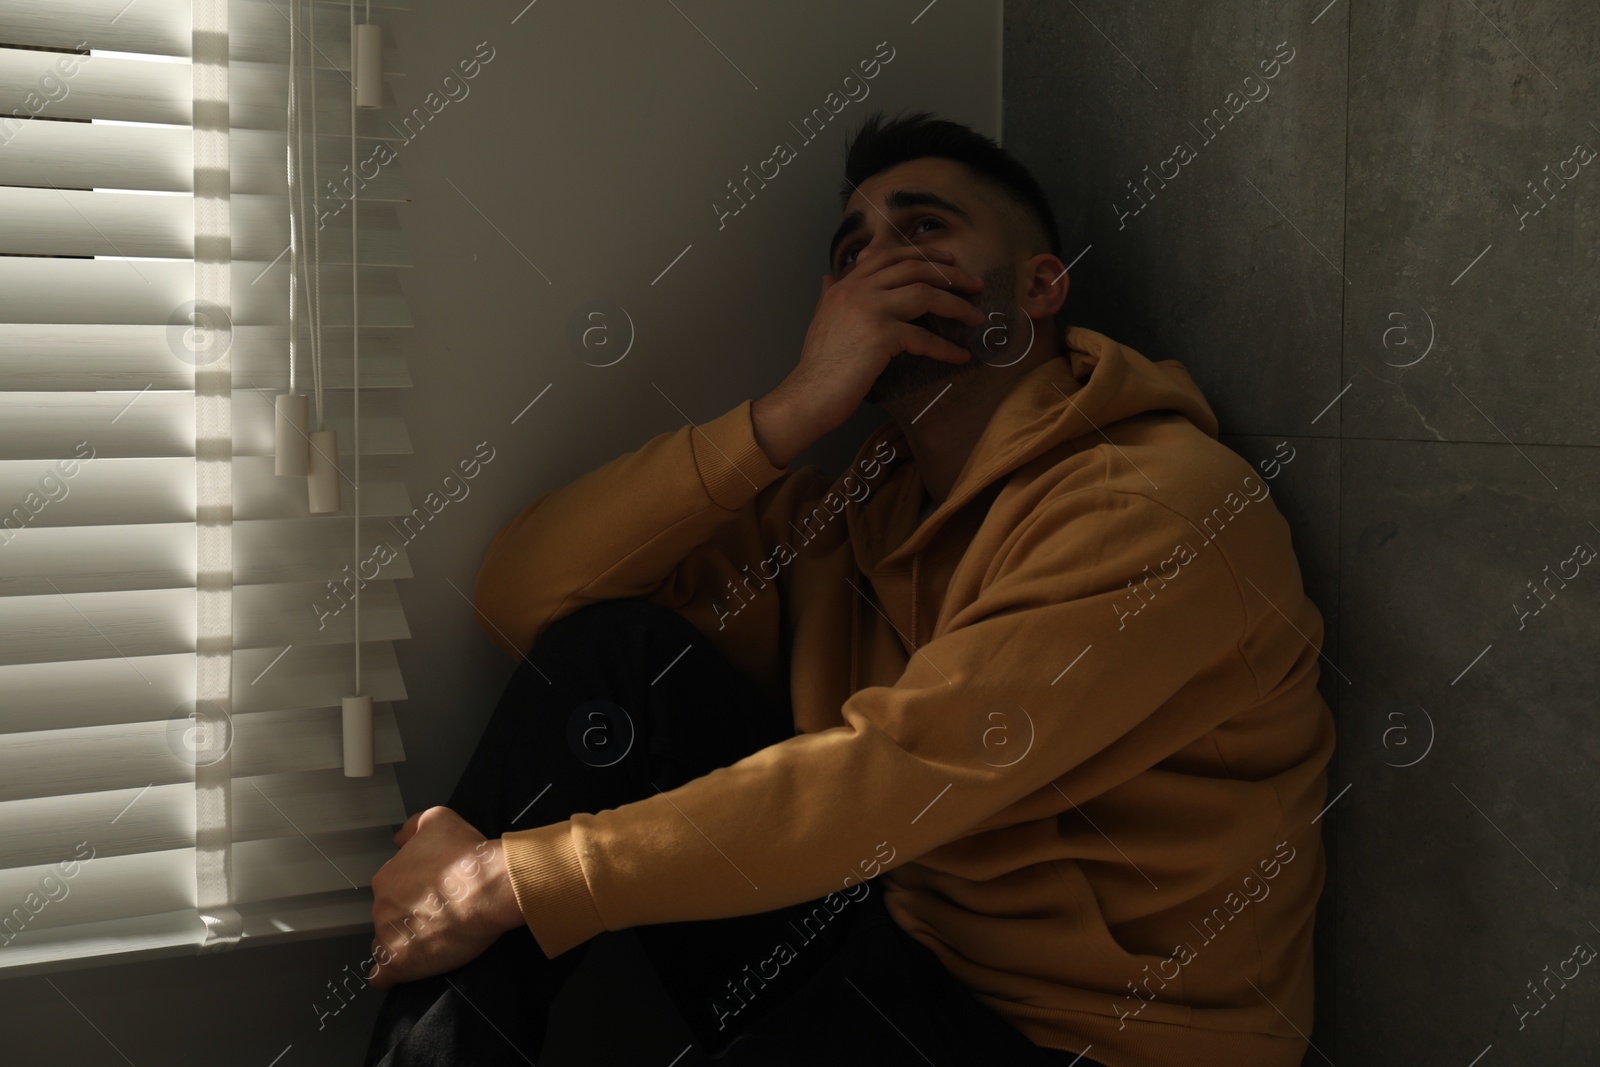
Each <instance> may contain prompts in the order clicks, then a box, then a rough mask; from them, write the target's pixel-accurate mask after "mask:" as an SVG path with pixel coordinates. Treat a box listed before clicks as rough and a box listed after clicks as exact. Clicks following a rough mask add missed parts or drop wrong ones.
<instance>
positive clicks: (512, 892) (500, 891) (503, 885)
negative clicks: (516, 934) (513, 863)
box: [488, 837, 527, 933]
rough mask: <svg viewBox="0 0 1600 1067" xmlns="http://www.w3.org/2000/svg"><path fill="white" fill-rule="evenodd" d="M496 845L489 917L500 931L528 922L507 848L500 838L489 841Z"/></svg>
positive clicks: (490, 882) (491, 877)
mask: <svg viewBox="0 0 1600 1067" xmlns="http://www.w3.org/2000/svg"><path fill="white" fill-rule="evenodd" d="M489 843H490V844H491V845H493V846H494V854H495V862H494V865H493V867H492V869H491V870H490V872H489V895H488V905H489V917H490V919H491V920H492V922H493V924H494V928H495V929H496V930H497V931H499V932H502V933H503V932H505V931H507V930H515V929H516V928H517V927H519V926H523V925H525V924H526V923H527V918H526V917H525V916H524V915H523V914H522V902H521V901H519V900H518V899H517V892H516V889H515V888H514V887H513V886H512V884H511V869H510V868H509V867H508V866H506V862H505V848H504V844H503V842H502V840H501V839H500V838H498V837H497V838H494V839H492V840H491V841H490V842H489Z"/></svg>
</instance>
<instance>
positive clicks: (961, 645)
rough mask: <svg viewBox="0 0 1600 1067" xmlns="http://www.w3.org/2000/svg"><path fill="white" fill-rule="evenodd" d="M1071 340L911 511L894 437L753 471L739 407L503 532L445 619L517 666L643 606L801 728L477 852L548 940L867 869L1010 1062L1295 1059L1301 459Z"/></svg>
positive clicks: (1118, 349) (1303, 973)
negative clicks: (686, 631) (1252, 446)
mask: <svg viewBox="0 0 1600 1067" xmlns="http://www.w3.org/2000/svg"><path fill="white" fill-rule="evenodd" d="M1065 340H1066V354H1065V356H1064V357H1062V358H1052V359H1049V360H1046V361H1045V362H1044V363H1042V364H1040V365H1039V366H1037V367H1035V368H1033V369H1032V370H1030V371H1029V372H1028V373H1027V374H1026V375H1025V376H1024V377H1023V378H1021V379H1019V380H1018V382H1017V383H1016V384H1015V385H1014V387H1013V388H1012V390H1011V391H1010V392H1009V393H1008V394H1007V395H1006V397H1005V398H1004V400H1003V401H1002V402H1001V404H1000V406H999V407H998V409H997V410H996V412H995V413H994V416H993V417H992V418H991V420H990V422H989V424H988V426H987V428H986V429H985V430H984V432H983V435H982V437H981V438H980V439H979V441H978V443H977V445H976V446H975V447H974V449H973V452H972V454H971V456H970V457H969V458H968V460H967V462H966V464H965V466H964V467H963V468H962V470H961V473H960V475H959V476H958V477H957V479H956V483H955V485H954V487H953V489H952V491H951V493H950V495H949V497H948V498H947V499H946V500H945V501H944V502H943V503H942V504H940V505H939V506H938V507H937V508H936V509H934V510H933V511H932V513H931V514H929V515H928V516H927V517H926V518H925V519H924V518H922V517H921V515H920V514H919V512H920V511H921V504H922V500H923V489H922V483H921V482H920V480H919V479H918V477H917V473H916V470H915V469H914V465H913V463H912V458H911V455H910V452H909V449H908V448H907V446H906V444H905V441H904V438H903V436H902V435H901V433H900V432H899V429H898V427H897V426H896V425H895V424H894V423H893V422H892V421H891V422H887V423H885V424H883V425H882V426H881V427H880V428H879V429H878V430H877V431H876V432H875V433H874V434H873V435H872V436H871V437H870V438H869V439H868V440H867V442H866V444H864V445H863V446H862V448H861V450H860V451H859V453H858V454H857V457H856V460H855V461H854V462H853V463H852V465H851V467H850V469H849V470H848V471H847V472H845V473H844V474H843V475H841V476H840V477H839V478H837V479H835V480H833V481H832V482H830V481H829V480H828V479H827V478H826V477H825V476H824V475H823V474H822V473H821V472H820V471H819V470H818V469H817V468H816V467H805V468H802V469H800V470H796V471H788V470H780V469H778V468H776V467H773V466H772V465H771V464H770V463H769V462H768V461H767V458H766V456H765V454H764V453H763V452H762V451H761V449H760V447H759V446H758V445H757V443H756V440H755V436H754V430H753V427H752V423H751V415H750V402H749V401H748V400H747V401H743V402H741V403H740V404H738V405H737V406H736V407H734V408H733V409H732V410H730V411H728V412H726V413H724V414H722V415H720V416H718V417H717V418H714V419H712V420H710V421H709V422H706V423H704V424H702V425H700V426H698V427H695V426H685V427H683V428H682V429H679V430H676V431H673V432H669V433H664V434H661V435H660V436H658V437H656V438H654V439H652V440H651V441H649V442H647V443H646V444H645V445H644V446H643V447H641V448H640V449H638V450H637V451H635V452H630V453H627V454H625V455H623V456H621V457H619V458H617V459H615V460H613V461H611V462H610V463H607V464H606V465H604V466H602V467H600V468H599V469H597V470H594V471H592V472H590V473H588V474H586V475H583V476H582V477H580V478H578V479H577V480H575V481H574V482H572V483H571V484H570V485H567V486H565V487H563V488H560V489H556V490H553V491H551V492H548V493H546V494H544V495H543V496H541V497H540V498H539V499H537V500H535V501H534V502H533V503H532V504H530V505H529V506H528V507H527V508H526V509H525V510H523V511H522V512H521V514H519V515H518V516H517V517H516V518H514V519H513V520H512V521H511V522H509V523H508V524H507V525H506V526H505V527H504V528H503V529H502V530H501V531H500V532H499V533H498V534H497V535H496V536H495V538H494V540H493V542H492V543H491V544H490V546H489V550H488V552H487V554H486V556H485V559H484V562H483V566H482V569H481V571H480V573H479V575H478V579H477V584H476V588H475V593H474V600H475V603H476V605H477V607H478V608H479V609H480V611H481V613H482V614H481V616H480V618H481V619H482V620H483V625H484V628H485V630H486V632H488V633H489V635H490V636H491V638H493V639H494V640H495V642H496V643H497V644H499V645H500V646H501V647H502V648H503V649H504V650H505V651H507V652H508V653H510V654H513V655H517V656H519V657H520V656H521V655H523V654H525V653H526V652H527V651H528V650H529V649H530V648H531V647H532V645H533V643H534V641H535V639H536V638H537V637H538V636H539V634H540V633H541V632H542V631H543V630H544V628H545V627H546V626H548V625H549V624H550V623H551V622H552V621H554V620H555V619H558V618H560V617H562V616H563V615H566V614H568V613H570V612H572V611H575V610H577V609H578V608H580V607H582V606H584V605H586V604H589V603H593V602H595V601H599V600H606V599H615V598H624V597H628V598H641V599H645V600H649V601H651V602H654V603H657V604H662V605H665V606H667V607H669V608H672V609H673V610H675V611H677V612H679V613H680V614H682V615H683V616H684V617H685V618H687V619H688V620H689V621H690V622H692V623H694V624H695V625H696V626H697V627H698V628H699V629H700V630H702V631H703V632H704V633H705V634H706V635H707V637H708V638H709V639H710V640H711V641H713V642H714V643H715V644H716V646H717V647H718V648H719V649H720V650H721V651H723V652H724V653H725V654H726V655H727V656H728V657H729V659H730V660H731V661H732V662H733V663H734V664H735V666H737V667H738V668H739V669H741V670H742V671H743V672H744V673H745V674H746V675H747V676H748V677H750V678H751V679H752V680H754V681H755V682H756V683H757V685H758V688H759V689H761V690H762V691H763V692H764V693H765V694H766V695H768V696H769V697H771V698H772V699H774V700H778V699H781V697H782V695H783V690H784V688H785V687H787V690H788V696H789V697H790V700H791V702H792V707H793V713H794V722H795V730H796V735H795V736H794V737H793V738H790V739H788V740H785V741H783V742H781V743H779V744H776V745H773V746H771V747H769V748H766V749H763V750H761V751H759V752H756V753H753V754H751V755H749V756H747V757H746V758H744V759H741V760H739V761H738V762H737V763H735V764H733V765H732V766H730V767H726V768H721V769H718V770H716V771H714V772H712V773H711V774H709V775H706V776H705V777H702V778H699V779H696V780H694V781H692V782H689V783H687V784H686V785H684V786H682V787H681V788H678V789H674V790H672V791H670V792H666V793H660V794H657V795H655V796H653V797H649V798H647V799H644V800H640V801H637V802H634V803H630V804H624V805H622V806H620V807H617V808H611V809H607V810H605V811H601V812H598V813H593V814H588V813H579V814H574V815H573V816H572V817H571V818H570V819H567V820H565V821H563V822H559V823H554V824H552V825H549V826H542V827H538V828H536V829H531V830H522V831H513V832H508V833H506V834H505V835H504V836H503V842H504V850H505V858H506V865H507V868H508V871H509V874H510V878H511V882H512V886H513V888H514V890H515V893H516V897H517V900H518V903H519V905H520V906H521V908H522V912H523V915H524V917H525V918H526V920H527V924H528V926H529V928H530V929H531V931H532V932H533V934H534V936H535V938H536V939H537V940H538V942H539V945H540V946H541V948H542V949H543V950H544V952H545V953H546V954H547V955H549V956H556V955H559V954H560V953H562V952H565V951H566V950H567V949H569V948H572V947H573V946H575V945H578V944H580V943H582V942H584V941H586V940H588V939H589V938H591V937H593V936H594V935H596V934H598V933H600V932H601V931H604V930H622V929H626V928H629V927H634V926H640V925H644V924H650V923H667V922H681V921H688V920H699V919H712V918H719V917H725V916H734V915H745V914H751V913H755V912H763V911H770V910H773V909H776V908H780V907H784V906H787V905H790V904H795V903H798V902H800V901H805V900H811V899H814V898H822V897H826V898H827V901H828V908H831V909H832V910H834V911H837V910H839V907H838V903H842V902H843V901H844V900H845V898H846V897H848V898H851V899H855V898H858V897H859V895H861V894H864V893H865V892H868V891H870V889H871V888H872V887H873V886H876V887H877V888H879V889H880V890H881V891H882V892H883V893H884V894H885V895H884V905H885V907H886V908H887V909H888V912H889V914H890V915H891V916H892V917H893V919H894V921H895V922H896V923H897V924H898V925H899V926H900V927H901V928H902V929H904V930H905V931H906V932H907V933H908V934H909V935H910V936H912V937H914V938H915V939H916V940H917V941H919V942H921V943H922V944H924V945H926V946H927V947H928V948H929V949H930V950H932V951H933V952H934V953H935V954H936V955H937V956H938V957H939V959H940V960H941V961H942V962H943V963H944V964H945V966H946V967H947V969H948V970H949V971H950V972H951V973H952V974H953V975H954V976H955V977H956V978H957V979H959V980H960V981H961V982H962V983H963V984H964V985H965V986H966V987H967V988H968V989H969V990H970V991H971V992H972V994H973V996H974V997H976V998H977V999H978V1000H979V1001H980V1002H981V1003H983V1004H984V1005H986V1006H988V1007H989V1008H991V1009H992V1010H994V1011H995V1012H997V1013H998V1014H1000V1015H1001V1016H1003V1017H1004V1018H1006V1019H1007V1020H1009V1021H1010V1022H1011V1023H1012V1024H1013V1025H1014V1026H1016V1027H1017V1028H1018V1029H1019V1030H1020V1031H1021V1032H1022V1033H1023V1034H1025V1035H1026V1036H1027V1037H1028V1038H1030V1039H1031V1040H1032V1041H1034V1042H1035V1043H1037V1044H1040V1045H1044V1046H1048V1047H1053V1048H1060V1049H1066V1050H1069V1051H1072V1052H1082V1051H1085V1050H1086V1049H1088V1050H1089V1055H1090V1056H1092V1057H1093V1058H1096V1059H1099V1060H1101V1061H1103V1062H1104V1063H1106V1064H1108V1065H1109V1067H1171V1065H1174V1064H1178V1063H1182V1064H1185V1065H1190V1067H1291V1065H1294V1067H1298V1065H1299V1064H1300V1062H1301V1058H1302V1055H1303V1053H1304V1052H1305V1049H1306V1044H1307V1039H1306V1038H1305V1037H1303V1036H1302V1035H1304V1034H1309V1033H1310V1031H1311V1027H1312V925H1313V920H1314V915H1315V909H1316V901H1317V897H1318V895H1319V894H1320V892H1321V890H1322V885H1323V878H1324V873H1325V871H1324V855H1323V849H1322V843H1321V837H1320V834H1319V830H1320V824H1319V823H1313V821H1312V820H1313V819H1314V818H1316V817H1317V816H1318V814H1319V812H1320V810H1321V809H1322V807H1323V804H1324V802H1325V800H1326V794H1327V777H1326V773H1325V766H1326V764H1327V762H1328V759H1329V757H1330V755H1331V753H1332V750H1333V746H1334V725H1333V718H1332V715H1331V714H1330V712H1329V709H1328V707H1327V705H1326V703H1325V702H1324V701H1323V699H1322V698H1321V696H1320V695H1319V693H1318V692H1317V688H1316V682H1317V677H1318V670H1319V666H1318V655H1319V649H1320V646H1321V642H1322V636H1323V625H1322V618H1321V615H1320V614H1319V612H1318V610H1317V608H1316V607H1315V606H1314V605H1313V604H1312V603H1311V601H1310V600H1308V599H1307V598H1306V595H1305V593H1304V591H1303V589H1302V586H1301V578H1300V570H1299V567H1298V565H1297V563H1296V560H1295V555H1294V551H1293V548H1292V546H1291V544H1290V536H1289V529H1288V526H1287V525H1286V524H1285V522H1284V520H1283V518H1282V516H1281V515H1280V514H1279V512H1278V510H1277V508H1276V506H1275V505H1274V504H1273V503H1272V502H1271V500H1270V499H1269V498H1270V484H1269V482H1270V478H1271V477H1272V476H1274V475H1276V474H1278V473H1279V472H1280V471H1281V470H1282V467H1281V464H1280V460H1281V462H1289V461H1291V460H1292V459H1293V452H1292V450H1291V451H1290V452H1289V454H1288V455H1287V457H1285V456H1284V454H1283V448H1286V447H1287V446H1282V447H1280V449H1279V460H1272V461H1266V462H1264V463H1263V464H1262V466H1263V468H1264V469H1263V470H1262V471H1257V470H1256V469H1254V468H1252V467H1251V466H1250V464H1248V463H1247V462H1246V461H1245V460H1243V459H1242V458H1241V457H1239V456H1238V455H1237V454H1235V453H1234V452H1232V451H1230V450H1229V449H1228V448H1226V447H1224V446H1223V445H1222V444H1220V443H1219V442H1218V441H1217V439H1216V438H1217V420H1216V416H1215V415H1214V414H1213V413H1212V411H1211V408H1210V407H1209V405H1208V404H1207V403H1206V401H1205V398H1204V397H1203V396H1202V395H1201V393H1200V391H1199V389H1198V388H1197V387H1196V386H1195V383H1194V381H1193V380H1192V379H1191V377H1190V376H1189V374H1188V372H1187V371H1186V370H1185V369H1184V367H1183V366H1182V364H1181V363H1179V362H1177V361H1176V360H1170V359H1169V360H1162V361H1160V362H1151V361H1149V360H1147V359H1145V357H1143V356H1142V355H1140V354H1139V353H1138V352H1135V351H1133V350H1132V349H1130V348H1127V347H1125V346H1123V345H1120V344H1118V343H1116V342H1115V341H1112V340H1110V339H1109V338H1106V337H1104V336H1102V335H1100V334H1098V333H1095V332H1093V331H1090V330H1086V329H1082V328H1072V329H1070V330H1069V331H1068V332H1067V335H1066V339H1065ZM1269 463H1270V464H1271V466H1270V467H1269V466H1268V464H1269ZM879 875H881V877H879V878H878V880H877V881H876V882H873V883H870V884H863V883H864V880H866V879H870V878H873V877H874V876H879ZM836 902H837V903H836ZM826 916H827V912H826V910H824V909H821V908H819V919H820V920H822V921H825V920H826ZM798 948H799V946H790V950H794V949H798ZM730 992H732V991H730Z"/></svg>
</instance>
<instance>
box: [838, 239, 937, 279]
mask: <svg viewBox="0 0 1600 1067" xmlns="http://www.w3.org/2000/svg"><path fill="white" fill-rule="evenodd" d="M955 261H956V259H955V256H954V255H952V254H951V253H949V252H946V251H945V250H944V249H942V248H923V247H920V246H918V245H896V246H894V247H893V248H887V249H884V250H883V251H881V252H877V253H875V254H874V255H873V256H872V258H871V259H869V260H867V261H866V262H865V263H861V264H859V265H858V266H856V267H855V268H854V269H852V271H851V272H850V277H852V278H870V277H874V276H876V275H878V274H882V273H883V272H884V271H885V270H888V269H889V268H890V267H893V266H896V265H898V264H901V263H907V262H912V263H921V264H923V265H924V266H927V267H931V268H934V269H935V270H936V271H938V272H940V273H939V275H938V276H939V277H940V278H941V279H947V278H949V276H950V273H951V271H950V267H949V266H947V265H949V264H954V263H955ZM957 269H958V270H959V268H957Z"/></svg>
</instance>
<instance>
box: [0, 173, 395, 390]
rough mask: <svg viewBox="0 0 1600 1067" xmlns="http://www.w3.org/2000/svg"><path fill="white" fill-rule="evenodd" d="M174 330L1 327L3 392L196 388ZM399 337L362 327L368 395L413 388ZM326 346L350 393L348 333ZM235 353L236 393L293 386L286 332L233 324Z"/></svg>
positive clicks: (336, 376) (330, 365)
mask: <svg viewBox="0 0 1600 1067" xmlns="http://www.w3.org/2000/svg"><path fill="white" fill-rule="evenodd" d="M0 154H3V153H0ZM170 331H171V327H168V326H165V325H153V324H148V323H144V324H140V323H129V324H120V325H101V324H93V323H83V324H80V325H71V326H66V325H56V324H53V323H32V322H21V323H0V390H5V391H14V392H26V391H41V392H69V391H72V390H84V391H99V390H116V389H124V390H129V389H131V390H140V389H144V388H146V387H149V388H151V389H192V388H193V386H194V367H193V366H192V365H191V364H189V363H187V362H185V361H183V360H180V359H174V358H173V355H172V347H171V346H172V344H173V334H172V333H171V332H170ZM305 334H306V331H305V329H304V328H302V329H301V344H302V345H305V344H306V343H307V341H306V339H305ZM402 336H403V335H402V334H401V332H400V330H399V329H372V330H368V329H367V328H366V327H365V326H363V327H362V329H361V389H362V391H363V393H365V392H366V390H368V389H373V390H385V389H409V388H410V387H411V375H410V372H409V371H408V370H407V369H406V364H405V359H404V356H403V354H402V352H401V344H400V339H401V337H402ZM322 347H323V353H322V360H323V366H322V380H323V387H324V388H325V389H327V390H328V391H330V392H334V391H339V390H346V389H349V388H350V386H351V381H352V377H351V363H350V354H351V353H350V331H349V330H348V329H346V330H342V331H334V332H332V333H331V334H330V335H328V336H325V337H324V338H323V342H322ZM231 354H232V356H233V374H234V385H235V386H236V387H237V388H240V389H266V390H269V391H279V392H281V391H282V390H284V389H287V388H288V378H289V372H288V366H287V363H288V358H289V329H288V327H287V326H235V327H234V329H233V348H232V350H231ZM367 395H371V394H367Z"/></svg>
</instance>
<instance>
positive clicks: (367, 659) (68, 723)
mask: <svg viewBox="0 0 1600 1067" xmlns="http://www.w3.org/2000/svg"><path fill="white" fill-rule="evenodd" d="M290 657H293V658H292V659H291V658H290ZM283 665H287V666H288V667H289V668H290V669H289V670H284V671H280V670H278V669H277V668H278V667H279V666H283ZM361 673H362V682H363V684H364V686H365V687H366V689H367V692H368V693H369V694H370V695H371V696H372V699H373V701H374V702H375V704H374V707H376V702H382V701H395V700H404V699H405V698H406V687H405V681H404V679H402V678H401V677H400V667H399V664H398V662H397V661H396V659H395V654H394V645H393V644H392V643H391V642H388V641H363V642H362V643H361ZM349 676H350V646H348V645H296V646H293V647H290V646H288V645H284V646H281V647H267V648H236V649H235V650H234V663H233V689H234V693H235V694H236V696H235V699H234V705H233V708H234V714H235V715H243V714H248V713H251V712H258V711H271V710H275V709H284V708H287V709H301V708H322V707H337V706H338V703H339V700H340V698H341V697H343V696H345V695H347V691H348V690H349V688H350V682H349ZM193 678H194V653H192V652H174V653H169V654H167V655H162V656H136V657H132V658H131V659H123V658H121V657H119V656H113V657H111V658H108V659H92V660H75V661H71V662H63V663H23V664H14V665H11V666H5V667H0V692H4V693H5V694H7V697H8V700H9V701H10V704H11V706H10V707H9V708H8V710H7V712H6V717H5V726H6V729H8V730H15V731H31V730H57V729H74V728H80V727H92V726H103V725H115V724H118V723H128V722H154V721H158V720H164V719H166V718H168V717H170V716H171V715H172V714H173V713H174V711H175V710H176V709H179V708H183V707H185V703H184V702H185V700H186V699H187V697H188V696H189V694H190V693H191V692H192V689H193V685H192V679H193ZM140 679H144V681H140ZM136 683H137V684H136Z"/></svg>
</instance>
